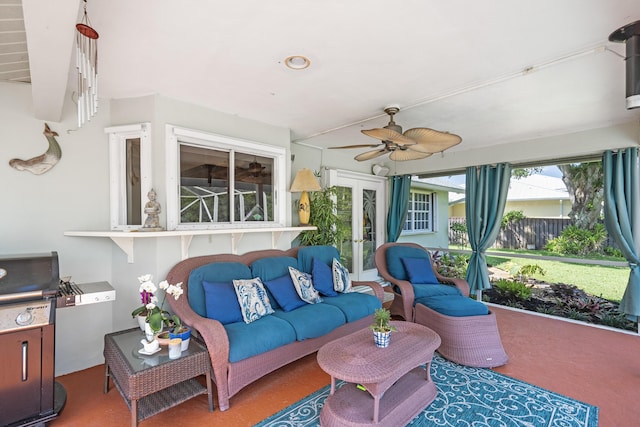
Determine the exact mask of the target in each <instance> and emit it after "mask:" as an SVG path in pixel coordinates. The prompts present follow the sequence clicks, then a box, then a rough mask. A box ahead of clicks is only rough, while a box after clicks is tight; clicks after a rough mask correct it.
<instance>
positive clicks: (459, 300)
mask: <svg viewBox="0 0 640 427" xmlns="http://www.w3.org/2000/svg"><path fill="white" fill-rule="evenodd" d="M415 304H423V305H426V306H427V307H429V308H430V309H432V310H435V311H437V312H438V313H440V314H444V315H446V316H453V317H465V316H480V315H485V314H489V307H487V306H486V305H484V304H483V303H481V302H478V301H475V300H472V299H471V298H467V297H465V296H435V297H422V298H417V299H416V300H415Z"/></svg>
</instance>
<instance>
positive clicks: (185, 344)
mask: <svg viewBox="0 0 640 427" xmlns="http://www.w3.org/2000/svg"><path fill="white" fill-rule="evenodd" d="M169 337H171V338H180V339H182V348H181V350H182V351H185V350H186V349H188V348H189V339H190V338H191V328H188V329H187V330H186V331H184V332H180V333H179V334H175V333H173V332H169Z"/></svg>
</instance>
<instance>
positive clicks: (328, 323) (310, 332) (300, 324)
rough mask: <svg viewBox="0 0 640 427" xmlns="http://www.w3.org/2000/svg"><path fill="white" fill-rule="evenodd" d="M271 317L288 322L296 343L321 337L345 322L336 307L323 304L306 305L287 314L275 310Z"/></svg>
mask: <svg viewBox="0 0 640 427" xmlns="http://www.w3.org/2000/svg"><path fill="white" fill-rule="evenodd" d="M272 316H273V317H278V318H280V319H283V320H286V321H287V322H289V324H290V325H291V326H292V327H293V329H294V330H295V331H296V339H297V340H298V341H302V340H305V339H309V338H317V337H321V336H323V335H325V334H328V333H329V332H331V331H333V330H334V329H335V328H337V327H339V326H342V325H344V324H345V323H346V321H347V320H346V318H345V316H344V314H343V313H342V311H340V309H339V308H338V307H335V306H332V305H328V304H324V303H321V304H307V305H305V306H304V307H300V308H298V309H296V310H293V311H289V312H284V311H282V310H276V312H275V313H274V314H273V315H272Z"/></svg>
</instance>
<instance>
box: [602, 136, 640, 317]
mask: <svg viewBox="0 0 640 427" xmlns="http://www.w3.org/2000/svg"><path fill="white" fill-rule="evenodd" d="M602 171H603V173H604V223H605V226H606V227H607V232H608V233H609V235H610V236H611V238H612V239H613V240H614V241H615V242H616V244H617V245H618V247H619V248H620V250H622V253H623V254H624V257H625V258H626V260H627V261H629V267H630V268H631V272H630V273H629V281H628V282H627V288H626V289H625V291H624V296H623V297H622V301H621V302H620V310H621V311H622V312H624V313H625V314H626V315H627V317H628V318H629V319H631V320H634V321H635V320H638V316H640V267H639V266H640V258H638V254H640V206H639V205H638V204H639V203H640V200H639V198H640V183H639V181H638V178H639V173H638V149H637V148H627V149H624V150H619V151H618V152H617V153H614V152H612V151H610V150H609V151H605V153H604V155H603V156H602Z"/></svg>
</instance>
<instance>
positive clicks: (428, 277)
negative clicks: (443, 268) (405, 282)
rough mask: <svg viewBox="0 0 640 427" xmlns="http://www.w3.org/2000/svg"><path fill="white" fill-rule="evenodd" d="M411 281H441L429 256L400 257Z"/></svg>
mask: <svg viewBox="0 0 640 427" xmlns="http://www.w3.org/2000/svg"><path fill="white" fill-rule="evenodd" d="M400 261H402V264H403V265H404V269H405V271H406V272H407V276H408V277H409V281H410V282H411V283H434V284H436V283H440V282H438V279H436V275H435V274H434V273H433V268H432V267H431V260H430V259H429V258H400Z"/></svg>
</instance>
